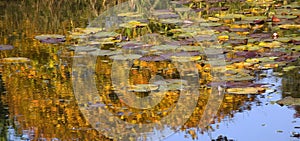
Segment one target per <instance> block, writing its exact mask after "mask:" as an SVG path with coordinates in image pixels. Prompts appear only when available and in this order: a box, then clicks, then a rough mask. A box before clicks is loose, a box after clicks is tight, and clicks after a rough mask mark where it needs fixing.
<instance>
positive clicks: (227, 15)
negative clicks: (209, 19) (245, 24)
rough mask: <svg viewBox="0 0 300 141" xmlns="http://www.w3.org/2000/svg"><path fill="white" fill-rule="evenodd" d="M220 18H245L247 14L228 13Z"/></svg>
mask: <svg viewBox="0 0 300 141" xmlns="http://www.w3.org/2000/svg"><path fill="white" fill-rule="evenodd" d="M219 18H221V19H235V18H240V19H243V18H245V15H243V14H226V15H223V16H220V17H219Z"/></svg>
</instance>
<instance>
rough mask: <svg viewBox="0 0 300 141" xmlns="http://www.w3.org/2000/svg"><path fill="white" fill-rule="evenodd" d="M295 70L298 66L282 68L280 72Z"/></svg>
mask: <svg viewBox="0 0 300 141" xmlns="http://www.w3.org/2000/svg"><path fill="white" fill-rule="evenodd" d="M296 68H299V66H287V67H284V68H282V70H283V71H284V72H288V71H291V70H293V69H296Z"/></svg>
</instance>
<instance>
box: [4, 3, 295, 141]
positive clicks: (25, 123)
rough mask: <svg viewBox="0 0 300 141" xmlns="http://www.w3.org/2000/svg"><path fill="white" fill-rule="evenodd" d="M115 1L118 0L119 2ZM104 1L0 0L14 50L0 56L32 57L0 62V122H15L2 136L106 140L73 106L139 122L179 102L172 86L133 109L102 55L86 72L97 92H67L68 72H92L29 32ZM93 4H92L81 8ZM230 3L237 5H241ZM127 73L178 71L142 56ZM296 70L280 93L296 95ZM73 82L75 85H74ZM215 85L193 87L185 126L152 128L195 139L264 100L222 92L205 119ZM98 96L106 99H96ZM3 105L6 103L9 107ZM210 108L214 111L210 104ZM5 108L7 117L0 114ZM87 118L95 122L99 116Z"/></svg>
mask: <svg viewBox="0 0 300 141" xmlns="http://www.w3.org/2000/svg"><path fill="white" fill-rule="evenodd" d="M114 2H116V3H120V2H121V1H114ZM111 3H113V2H111ZM108 6H109V5H106V2H105V1H101V2H100V1H95V2H93V1H75V2H67V1H37V2H32V1H30V0H25V1H18V2H8V1H5V2H3V1H2V2H0V7H1V8H0V12H1V13H4V14H3V15H1V21H0V33H1V35H2V36H1V37H0V41H1V44H12V45H14V46H15V48H14V49H13V50H6V51H1V53H0V56H1V58H6V57H11V56H24V57H27V58H30V59H31V62H27V63H7V64H2V65H1V74H2V77H1V78H2V79H3V82H4V85H0V92H1V101H0V111H1V113H0V119H1V121H0V125H3V126H4V125H7V122H8V123H10V125H13V126H12V127H13V128H12V127H10V128H8V129H7V131H6V132H7V135H8V136H10V137H9V138H14V139H15V140H17V139H21V138H23V139H27V138H29V139H34V140H41V141H43V140H50V139H51V140H53V141H54V140H102V139H107V137H105V136H103V135H102V134H101V132H98V131H97V130H96V129H97V128H99V127H101V128H102V129H103V126H108V124H107V125H103V124H100V123H99V124H95V125H94V126H92V125H91V124H90V121H89V120H90V119H86V118H85V117H84V116H83V113H82V111H80V110H79V109H81V108H90V109H98V108H107V109H108V110H109V112H110V113H111V115H107V117H106V118H108V119H109V118H110V117H113V116H114V117H117V118H119V119H121V120H125V121H127V122H131V123H143V124H144V123H149V122H156V121H159V120H160V119H161V118H162V117H163V116H165V115H168V113H169V111H168V108H170V107H171V108H172V106H174V103H176V102H177V101H178V95H179V93H180V92H179V91H178V90H176V91H172V92H169V91H168V92H165V93H164V94H165V95H166V97H164V98H163V99H162V101H163V103H161V105H158V106H157V107H156V109H155V110H152V111H151V110H148V111H141V110H139V109H136V108H130V107H129V108H128V107H126V105H125V104H124V103H122V102H121V101H120V99H119V98H118V93H117V92H116V91H114V90H115V89H116V88H115V87H114V86H113V82H112V78H111V73H112V69H111V68H112V60H111V59H110V58H109V57H107V56H99V57H97V60H96V62H97V65H96V66H94V67H95V70H96V71H95V72H93V73H95V75H96V76H95V78H88V79H95V82H96V85H97V87H96V88H97V90H96V91H98V92H99V93H97V94H98V95H99V96H98V97H86V95H89V93H87V94H86V95H82V97H81V98H83V99H87V101H85V102H82V103H78V101H77V100H76V98H75V96H74V93H73V91H74V89H75V88H74V84H73V83H72V81H73V79H82V78H85V79H87V78H86V77H85V76H88V74H89V73H91V72H89V71H88V70H85V71H83V72H78V73H77V72H75V71H74V70H73V69H72V67H73V65H74V64H73V63H74V58H76V57H80V56H74V51H70V49H68V48H67V46H66V45H64V44H56V45H49V44H42V43H39V42H38V41H36V40H34V39H33V37H34V36H35V35H37V34H40V33H59V34H66V33H67V32H68V31H73V30H74V28H75V27H85V26H86V24H87V23H88V19H89V18H90V19H93V17H95V16H97V14H99V13H101V11H104V10H105V9H106V7H108ZM233 6H234V5H233ZM91 8H92V11H89V10H84V9H91ZM208 8H209V7H208ZM236 8H238V9H239V7H236ZM200 10H201V9H200ZM257 10H258V9H257ZM206 12H207V13H213V12H214V10H211V11H203V13H201V14H205V13H206ZM166 68H167V69H166ZM197 68H198V69H199V70H206V69H207V68H208V67H207V66H205V64H200V63H199V64H197ZM129 73H130V74H131V75H130V79H129V83H131V84H133V85H136V84H145V83H149V81H151V82H156V81H157V80H162V78H156V77H155V78H153V79H151V77H152V76H153V75H154V74H155V73H157V74H159V75H161V76H163V79H171V78H172V79H178V78H179V71H178V70H177V69H176V67H175V66H172V64H170V62H168V61H160V62H155V61H144V62H143V61H141V62H139V63H136V64H134V66H133V67H132V69H130V70H129ZM233 73H234V72H233ZM201 76H203V78H204V77H205V76H206V77H207V78H208V79H209V73H207V72H205V71H203V72H201ZM298 76H299V70H295V71H292V72H289V73H287V74H285V75H284V77H283V78H282V89H283V95H282V96H283V97H286V96H292V97H293V98H299V93H298V90H299V79H298V78H299V77H298ZM200 81H202V83H203V84H205V83H206V82H207V80H200ZM78 82H80V80H78ZM1 83H2V80H1ZM84 85H89V84H84ZM4 87H5V88H4ZM75 87H76V85H75ZM76 88H77V89H79V90H80V88H78V87H76ZM132 89H133V88H132ZM133 90H136V89H133ZM215 91H216V90H215V89H212V88H209V87H203V88H200V89H199V94H200V95H201V98H200V99H198V101H197V107H196V108H195V110H194V111H193V113H192V116H191V117H189V119H188V121H187V122H185V124H184V126H179V125H178V122H179V120H182V119H180V118H179V119H175V120H171V121H172V122H168V123H167V124H164V125H161V126H159V127H157V128H156V129H155V130H154V132H157V134H164V133H160V132H169V130H174V131H177V132H182V133H184V134H185V135H186V136H188V137H190V138H191V139H195V140H196V139H199V138H200V137H199V136H200V135H201V134H205V133H209V132H211V131H216V130H219V127H214V126H215V125H217V124H218V123H220V122H221V123H222V122H224V121H232V120H235V117H237V116H239V114H240V113H247V112H248V111H250V110H251V109H252V108H254V109H255V107H256V106H263V105H264V104H266V103H264V102H262V100H261V99H259V98H257V97H256V96H255V95H232V94H226V95H225V96H224V99H223V101H222V105H221V106H220V108H219V111H218V113H217V114H215V115H214V118H213V120H210V119H207V121H205V120H203V119H204V118H203V114H204V111H205V106H211V105H207V103H208V101H209V100H214V99H213V98H214V97H209V96H211V95H212V93H215ZM135 94H137V95H139V96H140V97H144V96H145V95H149V93H143V92H135ZM158 94H159V93H158ZM191 98H194V97H191ZM100 99H101V100H102V101H100ZM216 99H217V98H216ZM129 100H130V99H129ZM103 101H104V102H105V103H101V102H103ZM217 102H219V101H217ZM187 103H188V102H187ZM7 107H9V109H8V111H9V113H8V111H7V109H6V108H7ZM275 110H276V109H275ZM277 110H278V109H277ZM295 110H296V111H298V113H297V114H295V116H296V117H298V116H297V115H298V114H299V107H297V106H295ZM128 111H131V112H128ZM98 112H99V113H100V112H101V111H98ZM209 112H211V113H215V112H216V111H209ZM8 114H9V120H8V121H7V120H4V119H6V117H5V116H6V115H8ZM89 114H91V115H93V114H95V113H89ZM287 114H288V113H287ZM91 120H96V121H95V122H97V120H99V119H91ZM206 122H209V123H212V126H203V125H202V123H206ZM270 124H271V123H270ZM3 126H0V131H1V137H3V136H4V134H5V132H4V129H3ZM95 127H96V129H95ZM129 128H132V127H130V126H127V127H120V128H119V130H120V131H119V132H122V131H124V129H126V130H128V129H129ZM199 133H200V134H199ZM224 133H225V132H223V134H224ZM220 134H222V133H220ZM147 135H148V137H143V136H142V137H138V139H141V140H142V139H145V138H148V139H149V138H150V137H151V136H155V134H154V135H151V134H150V133H149V134H147ZM126 138H128V139H132V138H134V137H133V136H130V133H129V135H128V136H126ZM135 138H136V137H135Z"/></svg>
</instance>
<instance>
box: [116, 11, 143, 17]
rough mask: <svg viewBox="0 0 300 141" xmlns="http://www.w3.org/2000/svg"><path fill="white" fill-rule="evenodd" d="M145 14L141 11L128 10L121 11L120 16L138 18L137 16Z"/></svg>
mask: <svg viewBox="0 0 300 141" xmlns="http://www.w3.org/2000/svg"><path fill="white" fill-rule="evenodd" d="M142 16H143V15H142V14H141V13H137V12H127V13H119V14H118V17H132V18H137V17H142Z"/></svg>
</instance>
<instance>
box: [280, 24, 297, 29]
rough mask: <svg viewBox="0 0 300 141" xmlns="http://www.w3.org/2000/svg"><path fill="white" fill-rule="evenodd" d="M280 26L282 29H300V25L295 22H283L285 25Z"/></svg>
mask: <svg viewBox="0 0 300 141" xmlns="http://www.w3.org/2000/svg"><path fill="white" fill-rule="evenodd" d="M278 27H279V28H282V29H300V25H295V24H283V25H279V26H278Z"/></svg>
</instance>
